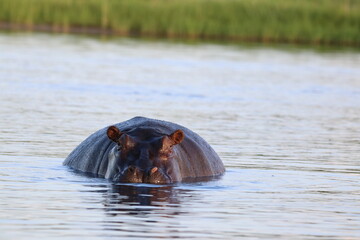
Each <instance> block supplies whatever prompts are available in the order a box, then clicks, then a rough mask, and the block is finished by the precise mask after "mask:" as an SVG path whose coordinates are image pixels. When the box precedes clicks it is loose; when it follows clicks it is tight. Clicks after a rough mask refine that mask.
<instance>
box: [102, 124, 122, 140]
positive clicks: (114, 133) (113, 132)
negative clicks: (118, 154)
mask: <svg viewBox="0 0 360 240" xmlns="http://www.w3.org/2000/svg"><path fill="white" fill-rule="evenodd" d="M106 134H107V136H108V138H109V139H110V140H112V141H113V142H118V141H119V138H120V137H121V135H122V134H123V133H122V132H121V131H120V130H119V129H118V128H117V127H115V126H111V127H109V128H108V130H107V132H106Z"/></svg>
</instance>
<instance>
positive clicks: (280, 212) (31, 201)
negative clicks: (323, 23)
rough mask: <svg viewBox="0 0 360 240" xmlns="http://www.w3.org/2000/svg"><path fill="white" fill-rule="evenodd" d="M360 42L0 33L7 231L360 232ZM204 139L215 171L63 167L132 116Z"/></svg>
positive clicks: (3, 222)
mask: <svg viewBox="0 0 360 240" xmlns="http://www.w3.org/2000/svg"><path fill="white" fill-rule="evenodd" d="M358 66H360V54H359V53H352V52H349V51H328V52H317V51H315V50H306V49H305V50H304V49H294V48H291V49H289V48H282V49H281V48H280V49H279V48H269V47H267V48H259V47H258V48H249V47H239V46H221V45H212V44H197V45H185V44H179V43H177V44H175V43H166V42H146V41H139V40H129V39H117V40H106V41H105V40H97V39H91V38H85V37H77V36H66V35H46V34H1V35H0V89H1V94H0V112H1V118H0V189H1V190H0V239H39V238H41V239H79V238H86V239H109V238H115V237H116V238H118V237H121V238H125V239H138V238H146V239H149V238H165V239H170V238H181V239H359V238H360V230H359V229H360V182H359V177H360V165H359V157H360V138H359V136H360V78H359V76H360V68H359V67H358ZM138 115H142V116H146V117H152V118H158V119H163V120H167V121H173V122H176V123H179V124H181V125H184V126H186V127H188V128H190V129H191V130H193V131H195V132H197V133H198V134H200V135H201V136H202V137H203V138H204V139H206V140H207V141H208V142H209V143H210V144H211V145H212V146H213V148H214V149H215V150H216V151H217V152H218V154H219V156H220V157H221V158H222V160H223V162H224V164H225V166H226V168H227V171H226V173H225V175H224V176H222V177H221V178H219V179H214V180H212V181H209V182H199V183H186V184H176V185H168V186H157V185H148V184H113V183H110V182H108V181H106V180H104V179H98V178H91V177H88V176H85V175H82V174H78V173H75V172H74V171H72V170H70V169H68V168H67V167H64V166H62V161H63V160H64V158H65V157H66V156H67V154H69V153H70V151H71V150H72V149H74V148H75V147H76V146H77V144H79V143H80V142H81V141H82V140H84V139H85V138H86V137H87V136H88V135H90V134H91V133H93V132H95V131H96V130H98V129H100V128H103V127H105V126H108V125H110V124H113V123H116V122H121V121H124V120H127V119H129V118H131V117H134V116H138Z"/></svg>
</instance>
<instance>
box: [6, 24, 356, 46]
mask: <svg viewBox="0 0 360 240" xmlns="http://www.w3.org/2000/svg"><path fill="white" fill-rule="evenodd" d="M0 30H2V31H9V32H43V33H63V34H84V35H92V36H109V37H131V38H141V37H145V38H152V39H164V40H166V39H168V40H185V41H186V40H195V41H218V42H223V43H254V44H256V43H258V44H261V43H265V44H293V45H299V46H316V47H319V46H324V47H327V46H329V47H355V48H358V47H360V42H345V41H321V40H319V41H310V40H302V39H296V40H293V39H276V38H259V37H242V36H209V35H200V34H198V35H196V34H194V35H192V36H188V35H181V34H160V33H155V32H141V33H140V32H131V31H121V30H114V29H105V28H101V27H89V26H61V25H55V24H24V23H9V22H2V21H0Z"/></svg>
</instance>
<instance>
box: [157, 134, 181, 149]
mask: <svg viewBox="0 0 360 240" xmlns="http://www.w3.org/2000/svg"><path fill="white" fill-rule="evenodd" d="M184 137H185V134H184V132H183V131H182V130H176V131H175V132H173V133H172V134H170V135H167V136H164V137H163V138H162V146H161V151H162V152H166V151H168V150H170V148H171V147H172V146H174V145H176V144H179V143H181V142H182V140H184Z"/></svg>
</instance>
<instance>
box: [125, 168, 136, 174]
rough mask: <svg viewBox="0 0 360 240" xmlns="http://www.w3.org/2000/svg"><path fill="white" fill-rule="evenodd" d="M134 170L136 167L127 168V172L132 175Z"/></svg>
mask: <svg viewBox="0 0 360 240" xmlns="http://www.w3.org/2000/svg"><path fill="white" fill-rule="evenodd" d="M135 169H136V167H134V166H130V167H128V169H127V171H128V172H129V173H133V172H135Z"/></svg>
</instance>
